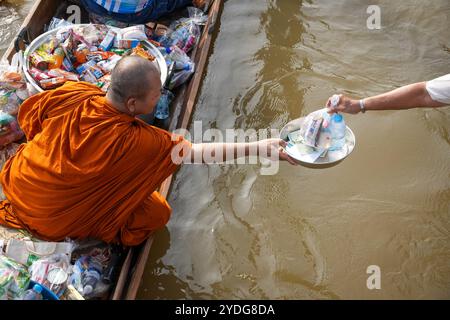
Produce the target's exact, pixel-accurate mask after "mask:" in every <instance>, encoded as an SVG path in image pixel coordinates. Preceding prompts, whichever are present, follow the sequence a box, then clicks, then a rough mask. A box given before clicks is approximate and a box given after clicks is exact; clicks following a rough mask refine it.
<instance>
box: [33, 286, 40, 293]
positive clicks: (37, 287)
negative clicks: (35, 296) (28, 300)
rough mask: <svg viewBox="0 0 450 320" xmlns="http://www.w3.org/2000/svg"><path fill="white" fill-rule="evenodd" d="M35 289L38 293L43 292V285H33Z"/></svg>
mask: <svg viewBox="0 0 450 320" xmlns="http://www.w3.org/2000/svg"><path fill="white" fill-rule="evenodd" d="M33 290H34V291H36V292H37V293H41V292H42V287H41V286H40V285H38V284H35V285H34V286H33Z"/></svg>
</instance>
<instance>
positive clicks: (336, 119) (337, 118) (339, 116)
mask: <svg viewBox="0 0 450 320" xmlns="http://www.w3.org/2000/svg"><path fill="white" fill-rule="evenodd" d="M343 118H344V117H343V116H342V115H340V114H337V113H335V114H334V121H335V122H342V120H343Z"/></svg>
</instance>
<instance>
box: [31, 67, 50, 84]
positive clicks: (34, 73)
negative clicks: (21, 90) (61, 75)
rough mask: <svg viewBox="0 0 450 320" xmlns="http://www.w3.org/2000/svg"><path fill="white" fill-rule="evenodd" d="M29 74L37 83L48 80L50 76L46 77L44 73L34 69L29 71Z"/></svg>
mask: <svg viewBox="0 0 450 320" xmlns="http://www.w3.org/2000/svg"><path fill="white" fill-rule="evenodd" d="M30 74H31V75H32V76H33V78H34V79H35V80H37V81H41V80H47V79H50V76H48V75H47V74H46V73H44V72H42V71H41V70H39V69H37V68H34V67H33V68H31V69H30Z"/></svg>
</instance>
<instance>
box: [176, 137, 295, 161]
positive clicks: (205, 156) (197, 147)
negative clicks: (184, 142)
mask: <svg viewBox="0 0 450 320" xmlns="http://www.w3.org/2000/svg"><path fill="white" fill-rule="evenodd" d="M285 144H286V142H285V141H283V140H281V139H266V140H261V141H257V142H248V143H194V144H192V145H191V147H190V148H189V150H187V152H185V157H184V159H183V162H184V163H197V164H200V163H206V164H212V163H223V162H225V161H230V160H235V159H238V158H242V157H248V156H260V157H264V158H266V159H271V160H285V161H288V162H289V163H291V164H293V165H296V163H295V161H294V160H293V159H291V158H290V157H289V156H288V155H287V154H286V153H284V152H282V151H280V147H284V146H285Z"/></svg>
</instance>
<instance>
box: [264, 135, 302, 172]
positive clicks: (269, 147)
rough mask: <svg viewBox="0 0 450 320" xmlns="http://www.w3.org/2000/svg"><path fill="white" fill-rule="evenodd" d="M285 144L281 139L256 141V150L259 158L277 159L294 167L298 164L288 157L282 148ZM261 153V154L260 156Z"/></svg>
mask: <svg viewBox="0 0 450 320" xmlns="http://www.w3.org/2000/svg"><path fill="white" fill-rule="evenodd" d="M286 144H287V142H286V141H284V140H283V139H275V138H273V139H265V140H260V141H258V149H259V154H260V156H261V155H262V156H266V155H267V156H268V158H269V159H272V160H274V159H279V160H281V161H287V162H289V163H290V164H292V165H294V166H296V165H298V163H297V162H296V161H295V160H294V159H293V158H292V157H290V156H289V155H288V154H287V153H286V151H284V148H285V147H286ZM261 153H263V154H261Z"/></svg>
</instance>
